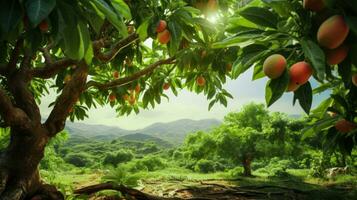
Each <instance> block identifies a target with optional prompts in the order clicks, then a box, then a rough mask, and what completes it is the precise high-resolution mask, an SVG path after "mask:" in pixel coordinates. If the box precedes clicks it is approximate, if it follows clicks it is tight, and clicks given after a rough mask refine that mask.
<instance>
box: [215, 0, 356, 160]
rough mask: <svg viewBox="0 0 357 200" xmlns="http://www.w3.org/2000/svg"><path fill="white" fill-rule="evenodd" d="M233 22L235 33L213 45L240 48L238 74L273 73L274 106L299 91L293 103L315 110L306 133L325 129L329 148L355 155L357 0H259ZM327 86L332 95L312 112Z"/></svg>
mask: <svg viewBox="0 0 357 200" xmlns="http://www.w3.org/2000/svg"><path fill="white" fill-rule="evenodd" d="M227 27H228V28H227V32H228V33H230V34H231V35H230V36H229V35H228V38H226V39H224V40H222V41H220V42H217V43H214V44H213V48H217V49H220V48H227V47H237V48H239V51H238V56H237V60H236V61H235V62H234V64H233V72H232V73H233V78H236V77H238V76H239V75H240V74H242V73H244V72H245V71H247V70H248V69H250V68H251V69H252V71H253V77H252V79H253V80H256V79H260V78H262V77H265V76H267V77H268V78H269V80H268V81H267V84H266V89H265V99H266V104H267V106H270V105H272V104H273V103H274V102H276V101H277V100H278V99H280V98H281V96H282V95H283V94H284V93H285V92H292V93H293V104H295V102H296V101H298V102H299V104H300V106H301V107H302V108H303V110H304V111H305V112H306V113H307V114H310V115H309V116H310V118H311V124H310V125H311V126H309V127H306V129H305V135H304V137H305V138H306V137H310V136H312V135H313V134H314V133H316V132H321V131H322V132H324V134H323V135H324V138H323V140H324V141H325V144H326V146H327V147H330V148H332V149H338V150H340V151H341V152H343V153H345V154H351V151H352V149H353V147H354V146H355V144H356V143H357V137H356V136H357V134H356V133H357V129H356V127H357V125H356V117H357V112H356V110H357V103H356V98H357V75H356V74H357V59H356V55H357V2H356V1H349V0H340V1H335V0H254V1H251V2H250V3H249V4H248V5H247V6H245V7H243V8H240V9H239V10H237V11H236V13H235V14H234V17H233V18H232V19H231V20H230V21H229V22H228V24H227ZM320 93H323V94H324V95H325V98H324V100H323V101H322V102H321V104H320V105H319V106H317V107H316V108H315V109H313V110H312V111H310V110H311V107H312V100H313V96H314V95H318V94H320ZM326 94H327V95H326ZM328 95H329V96H328Z"/></svg>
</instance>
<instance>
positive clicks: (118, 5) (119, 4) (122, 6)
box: [112, 0, 131, 20]
mask: <svg viewBox="0 0 357 200" xmlns="http://www.w3.org/2000/svg"><path fill="white" fill-rule="evenodd" d="M112 4H113V6H114V8H115V9H116V10H117V11H118V12H119V13H120V14H122V15H123V16H124V17H125V18H126V19H129V20H130V19H131V12H130V8H129V6H128V5H127V4H126V3H125V1H123V0H113V1H112Z"/></svg>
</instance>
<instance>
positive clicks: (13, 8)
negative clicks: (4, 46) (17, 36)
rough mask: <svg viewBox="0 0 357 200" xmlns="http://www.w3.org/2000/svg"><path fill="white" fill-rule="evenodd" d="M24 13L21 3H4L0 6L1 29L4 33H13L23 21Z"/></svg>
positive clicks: (9, 0)
mask: <svg viewBox="0 0 357 200" xmlns="http://www.w3.org/2000/svg"><path fill="white" fill-rule="evenodd" d="M21 17H22V12H21V6H20V4H19V1H16V0H6V1H5V2H3V1H2V4H1V6H0V29H1V32H3V33H8V32H10V31H12V30H13V29H14V28H15V27H16V26H17V25H18V24H19V22H20V21H21Z"/></svg>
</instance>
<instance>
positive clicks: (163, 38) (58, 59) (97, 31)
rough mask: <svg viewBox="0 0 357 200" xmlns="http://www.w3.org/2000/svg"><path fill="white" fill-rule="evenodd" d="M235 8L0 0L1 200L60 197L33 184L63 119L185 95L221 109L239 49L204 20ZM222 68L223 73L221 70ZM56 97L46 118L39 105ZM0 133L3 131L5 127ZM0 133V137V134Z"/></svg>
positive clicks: (175, 1)
mask: <svg viewBox="0 0 357 200" xmlns="http://www.w3.org/2000/svg"><path fill="white" fill-rule="evenodd" d="M233 2H234V1H224V2H222V3H220V5H219V6H220V10H219V9H218V3H217V1H212V0H209V1H196V0H192V1H191V0H185V1H184V0H146V1H130V0H126V1H124V0H112V1H109V0H89V1H88V0H77V1H72V0H58V1H56V0H4V1H3V2H2V6H1V8H0V21H1V24H0V46H1V49H0V50H1V52H0V126H1V127H2V128H6V130H7V131H9V132H10V133H9V134H10V138H9V142H8V143H9V144H7V142H6V143H4V144H1V146H3V145H6V147H4V148H3V149H2V150H1V154H0V199H3V200H6V199H11V200H16V199H25V198H26V199H30V198H32V197H33V198H34V199H41V198H42V199H63V195H62V194H60V193H59V192H58V191H57V190H56V189H55V188H54V187H52V186H49V185H45V184H44V183H42V182H41V179H40V175H39V170H38V164H39V162H40V161H41V159H42V158H43V157H44V150H45V147H46V145H47V144H48V142H49V141H50V140H51V138H53V137H55V136H56V135H57V134H58V133H59V132H61V131H62V130H63V129H64V127H65V124H66V120H67V118H69V119H71V120H75V119H78V120H81V119H84V117H86V116H87V115H86V112H87V111H88V109H91V108H95V107H97V106H102V105H105V104H110V106H112V107H113V108H114V109H115V110H116V111H117V113H118V114H119V115H125V114H130V113H132V112H136V113H138V112H139V110H140V109H147V108H150V107H151V108H153V107H155V105H156V104H159V103H160V102H161V100H162V98H168V96H167V95H166V94H165V93H166V90H168V89H171V91H172V92H173V93H174V94H175V95H177V93H178V91H179V90H180V89H182V88H186V89H188V90H190V91H194V92H196V93H203V94H205V95H206V96H207V98H208V99H209V100H211V102H212V103H211V104H210V107H211V106H213V104H214V103H216V102H220V103H223V104H224V105H226V104H227V97H231V95H230V94H229V93H228V92H227V91H226V90H225V89H223V88H222V84H223V83H225V81H226V78H227V77H228V76H230V73H229V70H230V68H229V66H231V63H232V62H233V61H234V59H235V58H236V55H237V48H222V49H212V48H211V44H212V43H214V42H218V41H220V40H222V39H224V38H225V35H224V28H222V27H221V26H222V25H217V26H215V25H213V24H212V23H211V22H210V21H208V20H207V19H209V17H210V16H211V15H221V16H222V17H225V16H228V15H229V13H231V12H228V8H230V9H236V8H238V6H241V5H235V4H233ZM227 66H228V67H227ZM50 90H51V91H52V90H54V91H55V93H56V94H57V98H56V99H55V101H54V102H53V103H52V104H51V105H50V106H51V107H52V111H51V112H50V114H49V116H48V117H47V119H44V118H43V117H44V116H41V112H40V109H39V106H38V105H39V104H40V100H41V97H43V96H44V95H46V94H47V93H48V92H49V91H50ZM4 130H5V129H4ZM2 134H3V133H2Z"/></svg>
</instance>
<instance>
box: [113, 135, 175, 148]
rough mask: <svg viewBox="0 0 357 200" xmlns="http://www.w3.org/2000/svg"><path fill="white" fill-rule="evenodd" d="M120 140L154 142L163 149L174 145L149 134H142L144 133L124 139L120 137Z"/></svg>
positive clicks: (127, 136) (125, 136)
mask: <svg viewBox="0 0 357 200" xmlns="http://www.w3.org/2000/svg"><path fill="white" fill-rule="evenodd" d="M119 139H120V140H124V141H140V142H147V141H150V142H154V143H156V144H157V145H158V146H162V147H172V144H170V143H169V142H167V141H165V140H162V139H160V138H158V137H154V136H151V135H147V134H142V133H134V134H129V135H124V136H122V137H119Z"/></svg>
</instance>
